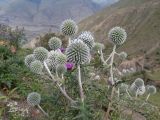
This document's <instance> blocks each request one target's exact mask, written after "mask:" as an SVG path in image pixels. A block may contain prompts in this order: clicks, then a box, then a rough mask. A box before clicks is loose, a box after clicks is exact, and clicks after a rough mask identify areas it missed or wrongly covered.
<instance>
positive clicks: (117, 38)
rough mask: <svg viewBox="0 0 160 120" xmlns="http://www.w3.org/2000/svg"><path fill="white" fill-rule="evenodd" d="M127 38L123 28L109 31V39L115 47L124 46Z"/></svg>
mask: <svg viewBox="0 0 160 120" xmlns="http://www.w3.org/2000/svg"><path fill="white" fill-rule="evenodd" d="M126 38H127V33H126V31H125V30H124V29H123V28H121V27H114V28H112V29H111V30H110V31H109V34H108V39H109V41H110V42H111V43H113V44H114V45H122V44H123V43H124V42H125V41H126Z"/></svg>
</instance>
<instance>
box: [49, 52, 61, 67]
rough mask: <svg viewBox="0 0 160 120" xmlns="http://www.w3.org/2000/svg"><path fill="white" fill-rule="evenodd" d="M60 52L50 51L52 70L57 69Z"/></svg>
mask: <svg viewBox="0 0 160 120" xmlns="http://www.w3.org/2000/svg"><path fill="white" fill-rule="evenodd" d="M59 53H60V52H59V51H54V50H52V51H50V52H49V54H48V59H49V60H50V63H51V65H52V68H54V69H55V68H56V65H57V56H58V54H59Z"/></svg>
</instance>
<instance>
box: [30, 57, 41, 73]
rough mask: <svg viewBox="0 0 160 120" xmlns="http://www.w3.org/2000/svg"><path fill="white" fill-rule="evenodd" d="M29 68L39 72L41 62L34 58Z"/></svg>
mask: <svg viewBox="0 0 160 120" xmlns="http://www.w3.org/2000/svg"><path fill="white" fill-rule="evenodd" d="M30 70H31V71H32V72H34V73H37V74H41V73H42V70H43V64H42V63H41V61H39V60H35V61H33V62H32V63H31V65H30Z"/></svg>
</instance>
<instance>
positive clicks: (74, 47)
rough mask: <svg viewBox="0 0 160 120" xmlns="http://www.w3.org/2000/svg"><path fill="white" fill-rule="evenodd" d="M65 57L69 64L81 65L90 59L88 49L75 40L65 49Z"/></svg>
mask: <svg viewBox="0 0 160 120" xmlns="http://www.w3.org/2000/svg"><path fill="white" fill-rule="evenodd" d="M66 55H67V59H68V61H69V62H73V63H75V64H83V63H85V62H87V60H88V59H89V57H90V49H89V47H88V46H87V45H86V44H85V43H84V42H83V41H81V40H79V39H76V40H74V42H73V43H72V44H71V45H69V46H68V48H67V49H66Z"/></svg>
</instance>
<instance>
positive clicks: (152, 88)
mask: <svg viewBox="0 0 160 120" xmlns="http://www.w3.org/2000/svg"><path fill="white" fill-rule="evenodd" d="M146 92H147V94H148V95H147V98H146V101H147V100H148V99H149V97H150V95H153V94H156V92H157V89H156V87H155V86H153V85H147V86H146Z"/></svg>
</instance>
